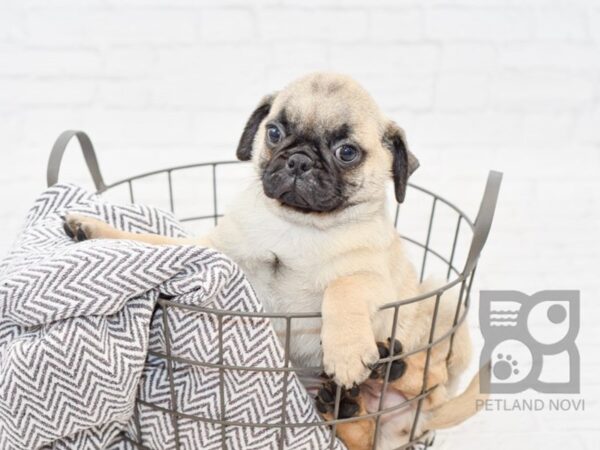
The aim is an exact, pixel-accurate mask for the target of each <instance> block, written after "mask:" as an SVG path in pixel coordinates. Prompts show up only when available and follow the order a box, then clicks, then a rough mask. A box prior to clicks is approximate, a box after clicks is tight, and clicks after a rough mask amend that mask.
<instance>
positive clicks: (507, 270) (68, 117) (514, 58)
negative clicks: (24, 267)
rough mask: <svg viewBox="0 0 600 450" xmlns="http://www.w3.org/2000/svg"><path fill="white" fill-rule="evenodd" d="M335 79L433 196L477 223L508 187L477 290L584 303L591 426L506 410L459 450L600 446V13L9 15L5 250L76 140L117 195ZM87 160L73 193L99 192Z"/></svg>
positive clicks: (585, 7)
mask: <svg viewBox="0 0 600 450" xmlns="http://www.w3.org/2000/svg"><path fill="white" fill-rule="evenodd" d="M316 69H328V70H335V71H343V72H347V73H349V74H351V75H353V76H354V77H356V78H357V79H358V80H360V81H361V82H362V83H363V84H364V85H365V87H366V88H367V89H368V90H370V91H371V92H372V93H373V95H374V96H375V98H376V100H378V102H379V103H380V104H381V105H382V107H383V109H384V110H385V111H386V112H387V113H388V114H389V115H390V116H391V117H393V118H394V119H395V120H397V121H398V122H399V123H400V124H401V125H402V126H403V127H404V128H405V129H406V131H407V134H408V138H409V143H410V145H411V147H412V149H413V151H414V153H416V154H417V155H418V157H419V158H420V160H421V168H420V169H419V171H418V172H417V173H416V174H415V176H414V180H413V181H415V182H417V183H419V184H422V185H425V186H427V187H429V188H431V189H433V190H434V191H436V192H439V193H442V194H443V195H444V196H446V197H447V198H449V199H451V200H453V201H455V202H457V203H458V204H460V205H461V206H463V207H464V208H465V209H466V210H467V211H468V212H470V213H471V214H474V212H475V211H476V207H477V205H478V201H479V199H480V196H481V192H482V189H483V184H484V181H485V177H486V175H487V171H488V169H491V168H493V169H497V170H501V171H503V172H504V173H505V179H504V185H503V188H502V192H501V199H500V204H499V206H498V211H497V217H496V221H495V224H494V229H493V231H492V235H491V238H490V242H489V244H488V245H487V248H486V250H485V252H484V255H483V258H482V262H481V264H480V270H479V277H478V282H477V286H476V289H477V288H486V289H503V288H504V289H518V290H522V291H525V292H528V293H533V292H536V291H538V290H542V289H553V288H571V289H581V291H582V303H583V306H582V310H583V314H582V327H581V332H580V335H579V339H578V343H579V348H580V350H581V355H582V365H583V368H582V379H583V387H582V397H583V398H585V400H586V412H585V413H570V414H565V413H562V414H550V413H547V412H537V413H522V414H519V413H515V412H512V413H508V412H506V413H486V414H482V415H480V416H478V417H477V418H476V419H474V420H473V421H471V422H469V423H467V424H465V425H464V426H462V427H461V428H460V429H458V430H454V431H450V432H446V433H443V434H442V435H441V438H440V441H441V442H442V445H441V447H442V448H463V449H471V448H472V449H478V448H482V447H485V448H519V449H530V448H536V447H538V448H545V449H551V448H552V449H554V448H556V449H559V448H574V447H575V444H573V443H572V441H571V439H575V441H574V442H575V443H576V444H577V447H578V448H597V445H598V440H599V439H600V432H599V431H598V426H597V421H598V419H599V418H600V415H599V414H598V394H599V393H600V389H599V386H600V383H599V381H598V378H597V374H598V370H599V369H600V356H599V353H598V351H597V347H598V344H600V338H599V337H598V336H599V335H598V333H597V332H595V331H594V327H595V325H596V323H597V321H598V319H599V317H598V316H599V314H598V313H599V312H600V306H599V304H600V303H599V301H598V298H597V296H598V294H599V293H600V291H599V290H598V278H597V274H598V269H597V264H598V257H599V256H600V255H599V253H600V252H599V249H600V239H599V238H598V229H599V228H600V196H599V194H598V192H599V191H600V178H599V176H598V172H599V169H600V1H598V0H547V1H544V0H520V1H513V0H477V1H475V0H430V1H423V0H396V1H393V0H370V1H368V2H367V1H356V0H350V1H341V0H323V1H317V0H258V1H255V2H244V1H242V0H223V1H218V0H118V1H117V0H84V1H80V0H56V1H53V2H51V4H50V3H49V2H46V1H42V0H2V1H1V2H0V204H1V205H2V208H0V223H1V226H2V236H1V237H0V251H2V253H4V252H6V251H7V250H8V248H9V246H10V243H11V241H12V239H13V238H14V236H15V234H16V233H17V232H18V228H19V225H20V223H21V221H22V219H23V216H24V214H25V212H26V211H27V209H28V207H29V205H30V203H31V201H32V200H33V199H34V198H35V196H36V194H37V193H38V192H39V191H40V190H42V189H43V188H44V183H45V167H46V162H47V157H48V154H49V150H50V147H51V145H52V143H53V141H54V139H55V137H56V136H57V135H58V133H59V132H60V131H62V130H63V129H67V128H80V129H83V130H87V131H88V133H89V134H90V136H91V137H92V139H93V141H94V142H95V144H96V147H97V151H98V153H99V158H100V164H101V167H102V170H103V172H104V176H105V178H106V179H107V181H115V180H117V179H119V178H122V177H124V176H127V175H131V174H133V173H138V172H143V171H147V170H151V169H159V168H162V167H165V166H167V165H175V164H180V163H189V162H196V161H209V160H215V159H230V158H232V157H233V156H234V149H235V144H236V142H237V139H238V136H239V132H240V130H241V129H242V127H243V124H244V122H245V120H246V118H247V116H248V115H249V113H250V112H251V110H252V109H253V107H254V106H255V104H256V103H257V101H258V100H259V98H260V97H261V96H262V95H263V94H265V93H267V92H269V91H273V90H275V89H277V88H279V87H281V86H282V85H283V84H285V83H286V82H288V81H290V80H291V79H293V78H294V77H297V76H299V75H301V74H303V73H305V72H307V71H311V70H316ZM71 150H72V151H71V152H70V153H68V154H67V157H66V161H65V167H64V170H63V173H62V175H63V176H62V178H63V179H66V180H71V181H76V182H82V183H88V180H87V176H86V172H85V169H84V166H83V162H82V161H83V160H82V158H81V157H80V156H79V155H78V154H77V151H75V150H76V149H75V148H73V149H71ZM472 322H473V323H474V334H475V336H476V339H479V341H480V340H481V339H480V337H479V334H478V332H477V330H476V328H477V327H476V325H475V322H476V314H475V313H474V314H473V316H472Z"/></svg>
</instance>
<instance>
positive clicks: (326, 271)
mask: <svg viewBox="0 0 600 450" xmlns="http://www.w3.org/2000/svg"><path fill="white" fill-rule="evenodd" d="M237 157H238V158H239V159H240V160H242V161H249V160H251V161H252V163H253V166H254V169H255V173H256V178H255V179H254V180H253V181H252V182H251V183H250V185H249V186H248V187H247V188H246V189H245V190H243V191H242V192H241V194H240V195H239V197H238V198H237V200H236V201H235V202H234V204H233V205H232V208H231V210H230V211H229V213H228V214H226V215H225V216H224V218H223V219H222V220H220V222H219V224H218V226H217V227H215V228H214V229H213V230H212V232H210V233H209V234H208V235H207V236H205V237H203V238H200V239H174V238H169V237H165V236H157V235H148V234H136V233H128V232H124V231H121V230H117V229H114V228H112V227H110V226H109V225H108V224H106V223H104V222H101V221H99V220H97V219H93V218H91V217H87V216H83V215H80V214H69V215H68V216H67V217H66V224H65V229H66V232H67V233H68V234H69V235H70V236H72V237H74V238H75V239H76V240H83V239H97V238H112V239H134V240H137V241H142V242H146V243H150V244H183V245H199V246H208V247H212V248H215V249H217V250H219V251H221V252H223V253H224V254H226V255H227V256H229V257H230V258H231V259H233V260H234V261H235V262H236V263H237V264H238V265H239V266H240V267H241V268H242V269H243V271H244V272H245V273H246V275H247V277H248V279H249V280H250V282H251V283H252V285H253V287H254V288H255V290H256V292H257V294H258V298H260V299H261V301H262V302H263V304H264V307H265V310H266V311H268V312H283V313H293V312H312V311H321V313H322V317H321V318H312V319H298V320H293V321H292V323H291V332H290V337H291V341H290V343H289V348H290V358H291V362H292V364H293V365H294V366H297V367H318V366H320V365H321V363H322V365H323V367H324V371H325V373H326V374H327V375H328V376H329V377H330V378H331V381H329V382H327V383H326V384H325V385H324V386H323V387H322V388H321V390H320V392H319V396H318V402H319V404H318V406H319V409H320V410H321V412H323V413H324V415H325V417H332V411H333V408H332V403H331V395H330V394H331V392H335V386H336V385H340V386H342V387H343V390H342V393H343V394H342V395H343V399H342V408H341V409H340V417H352V416H355V415H364V414H366V413H367V412H368V406H369V405H368V403H369V401H368V395H367V393H366V391H365V389H357V388H356V387H355V386H358V385H360V384H361V383H363V382H364V381H365V380H367V379H368V378H369V377H370V376H371V377H372V379H371V381H370V383H371V385H372V383H376V382H378V381H377V380H378V379H379V380H380V379H381V377H382V374H383V373H384V372H383V370H382V368H381V366H379V367H378V366H377V362H378V360H379V359H380V357H385V356H386V355H389V354H390V353H393V354H396V355H397V354H398V353H400V352H402V351H404V352H410V351H411V350H413V349H416V348H418V347H419V346H422V345H423V344H424V343H426V342H427V337H428V333H429V327H430V322H431V316H432V308H433V306H432V305H433V300H428V301H424V302H416V303H413V304H409V305H405V306H403V307H401V308H400V312H399V320H398V323H397V327H396V330H395V332H393V331H392V319H393V317H392V316H393V310H392V309H387V310H382V311H379V310H378V308H379V306H381V305H383V304H385V303H388V302H391V301H395V300H398V299H406V298H410V297H414V296H416V295H418V294H420V293H422V292H425V291H424V287H423V286H421V285H420V283H419V280H418V277H417V274H416V271H415V269H414V268H413V266H412V264H411V263H410V262H409V260H408V258H407V256H406V254H405V251H404V248H403V243H402V241H401V239H400V237H399V235H398V233H397V231H396V229H395V227H394V225H393V222H392V221H391V220H390V217H389V215H388V213H387V211H386V186H387V184H388V182H389V181H390V180H393V183H394V191H395V196H396V200H397V201H398V202H399V203H402V202H403V201H404V198H405V193H406V186H407V181H408V178H409V176H410V175H411V174H412V173H413V172H414V171H415V170H416V169H417V167H418V166H419V163H418V160H417V158H416V157H415V156H414V155H413V154H412V153H411V152H410V151H409V149H408V146H407V143H406V137H405V134H404V131H403V130H402V129H401V128H400V127H399V126H398V125H397V124H396V123H394V122H392V121H391V120H389V119H387V118H386V117H385V116H384V115H383V114H382V113H381V111H380V109H379V108H378V107H377V105H376V104H375V102H374V101H373V99H372V98H371V96H370V95H369V94H368V93H367V92H366V91H365V90H364V89H363V88H362V87H361V86H360V85H359V84H358V83H356V82H355V81H354V80H352V79H351V78H349V77H347V76H343V75H338V74H331V73H315V74H311V75H308V76H305V77H303V78H300V79H299V80H296V81H294V82H292V83H291V84H289V85H288V86H287V87H286V88H284V89H283V90H282V91H280V92H277V93H274V94H271V95H267V96H266V97H264V98H263V99H262V100H261V101H260V103H259V104H258V106H257V107H256V109H255V110H254V112H253V113H252V114H251V116H250V118H249V119H248V122H247V124H246V126H245V128H244V130H243V133H242V136H241V138H240V141H239V145H238V148H237ZM442 303H443V304H444V306H443V308H440V314H441V317H442V319H441V320H440V323H442V325H443V324H446V325H447V326H451V322H452V321H451V320H450V319H449V318H453V317H454V311H455V307H456V299H454V302H450V301H448V302H445V301H443V302H442ZM444 318H445V319H444ZM280 322H283V321H275V322H274V326H275V329H276V331H277V332H278V334H279V335H280V336H281V337H284V336H285V324H284V323H280ZM443 331H444V330H443V327H440V333H441V332H443ZM391 336H395V337H396V339H397V341H398V342H391V341H390V340H389V338H390V337H391ZM469 342H470V341H469V338H468V334H467V333H466V327H461V331H460V332H459V333H458V334H457V338H456V339H455V350H454V351H453V352H452V353H451V354H450V357H449V358H447V356H448V348H447V343H446V344H445V345H446V347H444V346H443V345H440V346H436V347H434V348H433V349H432V352H431V364H430V370H429V376H428V379H427V385H428V386H429V387H432V386H436V385H437V386H438V387H436V388H435V389H434V390H433V391H432V394H430V395H429V396H428V399H427V401H426V402H425V406H424V410H429V411H434V410H436V408H439V407H440V406H444V403H446V402H447V400H448V398H449V397H448V394H447V390H446V386H448V385H449V384H451V382H452V381H453V379H454V378H455V376H456V375H457V374H459V373H460V372H462V370H464V368H465V366H466V363H467V361H468V358H469V349H470V346H469ZM378 343H379V344H378ZM457 349H458V350H457ZM424 365H425V353H424V352H421V353H416V354H413V355H411V356H409V357H407V358H405V359H402V360H400V359H397V360H395V361H394V362H393V364H392V370H391V371H390V372H391V376H390V380H391V382H390V389H392V390H394V391H395V392H398V393H401V394H402V395H403V396H405V397H409V396H414V395H418V394H419V393H420V392H421V388H422V387H423V386H422V384H423V370H424ZM367 385H368V383H367ZM367 385H364V386H367ZM434 393H435V394H434ZM363 394H364V395H363ZM471 394H472V393H471ZM471 394H469V395H471ZM471 397H472V395H471ZM471 397H470V398H471ZM463 400H464V399H463ZM473 403H474V402H473ZM473 407H474V404H473ZM448 412H450V416H449V417H447V420H446V422H448V423H455V422H456V421H457V420H459V421H460V420H462V419H463V418H465V417H467V416H468V415H470V414H472V413H473V412H474V411H472V407H471V406H470V405H469V407H468V408H466V409H465V408H464V407H463V408H461V409H460V411H457V410H456V409H455V408H446V413H444V414H448ZM438 419H439V417H438ZM432 423H433V422H432ZM385 426H386V427H390V426H391V427H392V429H393V428H394V421H387V422H386V424H385ZM337 428H338V433H339V434H340V436H341V437H342V439H343V440H344V441H345V442H346V444H347V445H348V446H349V447H350V448H352V449H367V448H371V445H372V441H373V430H374V421H373V420H372V419H368V420H367V419H365V420H359V421H354V422H349V423H346V424H340V426H338V427H337ZM401 428H402V429H403V430H404V431H406V430H405V429H406V426H405V425H402V426H401ZM396 429H398V426H396ZM381 435H382V436H383V437H382V438H381V439H384V440H387V441H389V445H390V446H394V447H395V446H398V445H400V443H401V442H399V440H401V439H402V438H401V435H402V433H400V432H398V433H396V432H395V431H393V430H392V431H390V432H382V433H381ZM385 436H391V437H389V438H386V437H385ZM379 445H380V447H378V448H386V447H387V445H388V444H387V443H385V442H383V441H380V443H379ZM381 446H383V447H381Z"/></svg>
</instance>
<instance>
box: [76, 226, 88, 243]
mask: <svg viewBox="0 0 600 450" xmlns="http://www.w3.org/2000/svg"><path fill="white" fill-rule="evenodd" d="M86 239H87V236H86V235H85V232H84V231H83V229H82V228H81V227H80V228H77V240H78V241H85V240H86Z"/></svg>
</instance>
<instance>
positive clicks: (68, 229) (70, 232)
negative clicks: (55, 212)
mask: <svg viewBox="0 0 600 450" xmlns="http://www.w3.org/2000/svg"><path fill="white" fill-rule="evenodd" d="M63 230H65V234H66V235H67V236H69V237H70V238H71V239H73V238H74V237H75V235H74V234H73V230H71V227H70V226H69V224H68V223H67V222H64V223H63Z"/></svg>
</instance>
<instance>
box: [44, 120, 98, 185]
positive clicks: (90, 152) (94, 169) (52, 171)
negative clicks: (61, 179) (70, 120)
mask: <svg viewBox="0 0 600 450" xmlns="http://www.w3.org/2000/svg"><path fill="white" fill-rule="evenodd" d="M73 136H76V137H77V140H78V141H79V146H80V147H81V151H82V152H83V157H84V158H85V163H86V164H87V167H88V170H89V171H90V174H91V175H92V180H94V185H95V186H96V189H97V190H98V191H103V190H104V189H106V184H105V183H104V179H103V178H102V173H101V172H100V166H98V159H97V158H96V152H95V151H94V146H93V145H92V141H91V140H90V138H89V136H88V135H87V134H85V133H84V132H83V131H79V130H67V131H63V132H62V133H61V135H60V136H59V137H58V139H56V142H55V143H54V146H53V147H52V151H51V152H50V159H49V160H48V170H47V171H46V180H47V182H48V187H50V186H54V185H55V184H56V183H57V182H58V173H59V172H60V164H61V162H62V157H63V154H64V153H65V150H66V148H67V144H68V143H69V141H70V140H71V139H72V138H73Z"/></svg>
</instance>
